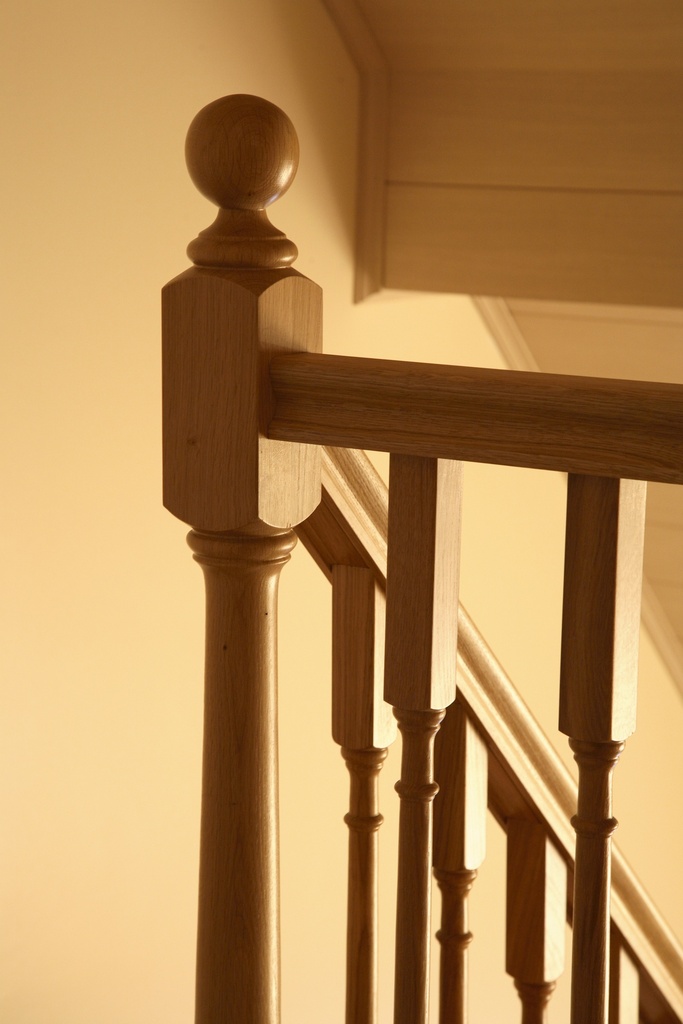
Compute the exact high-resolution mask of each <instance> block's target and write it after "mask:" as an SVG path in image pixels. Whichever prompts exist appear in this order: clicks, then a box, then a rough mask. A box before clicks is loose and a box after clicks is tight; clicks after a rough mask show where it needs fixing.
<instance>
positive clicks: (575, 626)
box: [560, 475, 646, 1024]
mask: <svg viewBox="0 0 683 1024" xmlns="http://www.w3.org/2000/svg"><path fill="white" fill-rule="evenodd" d="M645 488H646V485H645V483H643V482H641V481H634V480H615V479H606V478H602V477H586V476H574V475H570V477H569V489H568V496H567V534H566V548H565V579H564V608H563V621H562V660H561V671H560V680H561V681H560V729H561V730H562V732H564V733H566V735H568V736H569V737H570V739H569V744H570V746H571V748H572V750H573V751H574V758H575V760H576V762H577V764H578V766H579V797H578V809H577V814H576V816H575V817H574V819H573V824H574V828H575V830H576V863H575V869H574V903H573V906H574V909H573V921H572V928H573V937H572V943H573V945H572V950H573V953H572V1018H571V1019H572V1024H606V1021H607V1010H608V991H609V945H610V941H609V940H610V879H611V836H612V833H613V832H614V830H615V828H616V826H617V821H616V819H615V818H614V817H613V816H612V772H613V769H614V767H615V765H616V763H617V760H618V758H619V755H620V753H621V751H622V750H623V747H624V741H625V740H626V738H627V737H628V736H630V735H631V733H632V732H633V730H634V729H635V711H636V685H637V674H638V640H639V629H640V594H641V586H642V556H643V532H644V519H645Z"/></svg>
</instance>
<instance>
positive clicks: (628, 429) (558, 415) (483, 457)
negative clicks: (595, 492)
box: [268, 355, 683, 482]
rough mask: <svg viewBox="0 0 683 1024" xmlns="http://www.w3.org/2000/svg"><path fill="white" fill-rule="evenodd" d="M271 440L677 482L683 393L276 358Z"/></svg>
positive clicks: (391, 364)
mask: <svg viewBox="0 0 683 1024" xmlns="http://www.w3.org/2000/svg"><path fill="white" fill-rule="evenodd" d="M270 372H271V383H272V386H273V390H274V394H275V400H276V402H275V416H274V418H273V419H272V420H271V423H270V425H269V428H268V433H269V436H271V437H276V438H279V439H281V440H292V441H305V442H308V443H310V444H326V445H327V444H333V445H341V446H346V447H349V448H364V449H375V450H377V449H379V450H380V451H393V452H399V453H402V454H406V455H425V456H433V457H436V458H446V459H462V460H465V461H473V462H493V463H496V464H500V465H516V466H519V465H521V466H527V467H530V468H536V469H558V470H564V471H567V470H570V471H572V472H585V473H592V474H596V475H598V476H600V475H602V476H622V477H627V478H634V479H654V480H664V481H671V482H683V387H681V386H678V385H674V384H647V383H645V382H642V381H613V380H603V379H599V378H582V377H568V376H560V375H558V376H554V375H552V374H545V373H524V372H515V371H513V370H484V369H473V368H469V367H462V366H459V367H457V366H456V367H454V366H441V365H429V364H422V363H408V362H400V361H397V360H388V359H363V358H354V357H351V356H331V355H330V356H317V355H300V356H277V357H274V358H273V360H272V362H271V367H270Z"/></svg>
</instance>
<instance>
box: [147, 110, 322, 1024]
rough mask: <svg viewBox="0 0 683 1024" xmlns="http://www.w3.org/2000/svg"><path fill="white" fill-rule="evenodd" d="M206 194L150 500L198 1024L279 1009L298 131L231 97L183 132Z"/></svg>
mask: <svg viewBox="0 0 683 1024" xmlns="http://www.w3.org/2000/svg"><path fill="white" fill-rule="evenodd" d="M186 154H187V163H188V167H189V170H190V174H191V176H192V178H193V180H194V182H195V184H196V185H197V187H198V188H199V190H200V191H201V192H202V193H203V194H204V195H205V196H207V197H208V198H209V199H211V200H212V201H213V202H214V203H216V204H217V205H218V206H219V207H220V210H219V213H218V216H217V218H216V221H215V223H214V224H213V225H212V226H211V227H209V228H208V229H207V230H206V231H203V232H202V233H201V234H200V235H199V237H198V238H197V239H195V240H194V241H193V242H192V243H191V244H190V246H189V247H188V252H189V254H190V256H191V258H192V259H193V261H194V262H195V264H196V266H195V267H193V268H191V269H189V270H187V271H185V273H183V274H181V275H180V276H179V277H177V278H175V279H174V280H173V281H171V282H170V284H168V285H167V286H166V288H165V289H164V294H163V372H164V392H163V417H164V504H165V505H166V507H167V508H168V509H169V510H170V511H171V512H172V513H173V514H174V515H176V516H177V517H178V518H179V519H181V520H183V521H184V522H186V523H188V524H189V525H190V526H192V527H194V529H193V531H192V532H191V533H190V536H189V538H188V539H189V543H190V546H191V547H192V549H193V551H194V553H195V558H196V559H197V561H198V562H199V563H200V564H201V566H202V568H203V570H204V574H205V578H206V606H207V612H206V616H207V628H206V672H205V676H206V682H205V717H204V757H203V783H202V820H201V847H200V878H199V915H198V937H197V988H196V1018H195V1019H196V1022H197V1024H228V1022H233V1021H239V1022H240V1024H277V1022H278V1021H279V971H280V965H279V896H278V804H277V696H276V621H277V620H276V611H277V607H276V596H277V580H278V576H279V572H280V569H281V567H282V565H283V564H284V563H285V562H286V561H287V559H288V558H289V552H290V550H291V548H292V546H293V544H294V540H295V538H294V534H293V533H292V531H291V529H290V527H291V526H292V525H293V524H296V523H298V522H300V521H301V520H302V519H304V518H305V517H306V516H307V515H309V514H310V513H311V512H312V510H313V509H314V508H315V506H316V504H317V503H318V501H319V496H320V484H319V453H318V452H317V450H316V449H314V448H310V447H308V446H306V445H283V444H281V443H279V442H272V441H268V440H266V439H265V438H264V436H263V433H262V430H263V425H264V423H266V422H267V418H268V415H269V402H270V394H269V388H268V378H267V367H268V359H269V356H270V355H271V354H272V353H274V352H292V351H300V350H301V351H317V350H318V349H319V347H320V295H319V289H318V288H317V286H316V285H314V284H312V283H311V282H310V281H307V280H306V279H305V278H303V277H301V275H299V274H298V273H297V272H296V271H294V270H292V269H291V268H290V267H289V264H290V263H291V262H292V260H293V259H294V257H295V256H296V248H295V246H294V245H293V244H292V243H291V242H290V241H289V240H288V239H287V238H286V237H285V236H284V235H283V234H282V233H281V232H279V231H277V230H276V229H275V228H273V227H272V226H271V225H270V224H269V222H268V218H267V215H266V212H265V207H266V206H267V205H268V204H269V203H271V202H272V201H273V200H274V199H277V198H278V196H279V195H281V194H282V193H283V192H284V191H285V190H286V189H287V187H288V186H289V184H290V182H291V180H292V178H293V176H294V173H295V171H296V164H297V159H298V143H297V140H296V135H295V133H294V129H293V128H292V125H291V123H290V121H289V119H288V118H287V117H286V116H285V115H284V114H283V113H282V111H281V110H279V109H278V108H277V107H275V106H273V105H272V104H271V103H267V102H266V101H265V100H259V99H256V98H254V97H251V96H231V97H225V98H224V99H222V100H217V101H216V102H215V103H212V104H210V105H209V106H208V107H205V108H204V109H203V110H202V111H200V113H199V114H198V115H197V117H196V118H195V120H194V121H193V122H192V125H191V127H190V130H189V133H188V138H187V149H186Z"/></svg>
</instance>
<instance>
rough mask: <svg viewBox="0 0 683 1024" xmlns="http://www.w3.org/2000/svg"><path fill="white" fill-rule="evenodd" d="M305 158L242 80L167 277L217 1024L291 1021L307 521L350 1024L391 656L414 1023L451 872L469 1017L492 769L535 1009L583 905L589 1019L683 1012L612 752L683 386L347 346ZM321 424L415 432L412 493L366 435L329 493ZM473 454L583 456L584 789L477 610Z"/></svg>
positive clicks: (209, 983) (567, 647) (449, 901)
mask: <svg viewBox="0 0 683 1024" xmlns="http://www.w3.org/2000/svg"><path fill="white" fill-rule="evenodd" d="M297 156H298V146H297V142H296V135H295V133H294V130H293V128H292V126H291V123H290V122H289V120H288V119H287V118H286V116H285V115H284V114H283V113H282V112H281V111H280V110H279V109H278V108H277V107H274V106H273V105H272V104H269V103H266V102H265V101H260V100H256V99H254V98H253V97H245V96H237V97H227V98H225V99H223V100H219V101H216V102H215V103H213V104H210V105H209V106H208V107H206V108H204V110H202V111H200V113H199V114H198V115H197V117H196V118H195V120H194V122H193V123H192V125H191V127H190V132H189V134H188V146H187V158H188V166H189V168H190V173H191V175H192V177H193V179H194V181H195V183H196V184H197V186H198V187H199V189H200V191H202V192H203V193H204V194H205V195H206V196H207V197H208V198H210V199H211V200H212V201H213V202H215V203H216V204H217V205H218V206H219V208H220V209H219V213H218V216H217V218H216V221H215V223H214V224H213V225H212V226H211V227H210V228H208V229H206V230H205V231H203V232H202V233H201V234H200V236H199V237H198V238H197V239H195V241H194V242H192V243H191V245H190V247H189V249H188V252H189V254H190V256H191V258H192V260H193V261H194V264H195V266H194V267H193V268H191V269H190V270H188V271H186V272H185V273H184V274H181V275H180V277H178V278H176V279H174V281H172V282H171V283H170V284H169V285H167V287H166V289H165V290H164V306H163V309H164V500H165V504H166V506H167V507H168V508H169V509H170V511H172V512H173V513H174V514H175V515H176V516H178V518H180V519H182V520H183V521H184V522H186V523H188V524H189V525H190V526H192V528H193V529H192V532H191V533H190V537H189V542H190V546H191V547H192V549H193V551H194V553H195V558H196V559H197V561H199V563H200V564H201V565H202V568H203V570H204V574H205V578H206V593H207V641H206V697H205V739H204V763H203V795H202V824H201V853H200V887H199V923H198V947H197V995H196V1007H197V1009H196V1021H197V1024H222V1022H228V1021H230V1022H233V1021H239V1022H240V1024H277V1022H278V1021H279V991H278V989H279V922H278V914H279V897H278V836H277V820H278V818H277V699H276V649H275V647H276V632H275V631H276V610H277V609H276V595H277V580H278V576H279V572H280V570H281V568H282V566H283V565H284V564H285V562H286V561H287V560H288V558H289V552H290V551H291V548H292V546H293V543H294V540H295V536H294V533H293V532H292V527H293V526H295V527H296V528H297V529H298V531H299V533H300V535H301V536H302V537H303V538H304V540H305V543H306V545H307V547H309V548H310V549H311V550H312V551H313V553H314V556H315V557H316V559H317V560H318V562H319V563H320V564H322V565H323V567H324V568H325V571H326V572H328V575H329V576H330V578H331V580H332V586H333V607H334V635H335V641H334V645H335V649H334V681H333V687H334V696H333V703H334V708H335V713H334V727H333V728H334V738H335V739H336V740H337V742H338V743H340V745H341V746H342V753H343V756H344V758H345V760H346V762H347V765H348V767H349V772H350V780H351V797H350V810H349V814H348V815H347V824H348V826H349V843H350V865H349V884H350V900H349V927H348V935H349V941H348V961H349V982H348V985H347V1021H348V1024H362V1022H365V1021H367V1022H371V1021H374V1020H375V1019H376V1015H377V1010H376V981H375V974H376V927H375V921H376V880H377V856H376V832H377V829H378V828H379V825H380V823H381V816H380V814H379V808H378V806H377V796H376V792H377V790H376V779H377V773H378V771H379V769H380V767H381V764H382V762H383V760H384V756H385V750H386V747H387V746H388V744H389V743H390V742H391V739H392V730H391V727H390V725H389V724H388V721H387V716H386V707H385V704H384V702H383V700H382V699H381V696H380V695H379V693H378V679H379V670H380V669H381V667H382V661H383V662H384V699H385V700H386V702H387V703H388V704H390V705H391V706H392V707H393V708H394V713H395V716H396V718H397V720H398V725H399V728H400V730H401V732H402V735H403V754H402V765H401V778H400V781H399V783H398V784H397V790H398V792H399V796H400V798H401V813H400V826H399V853H398V856H399V895H398V903H397V945H396V978H395V1021H396V1024H423V1022H426V1021H427V1018H428V979H429V947H430V937H431V922H430V886H431V872H432V868H434V870H435V874H436V877H437V880H438V881H439V884H440V885H441V888H442V891H443V893H444V900H443V918H442V923H441V929H440V938H441V943H442V965H443V971H442V988H441V1003H442V1005H441V1014H442V1016H441V1019H442V1020H443V1021H444V1022H445V1021H446V1020H453V1021H464V1020H465V1019H466V1014H467V1006H466V1001H467V1000H466V995H467V991H466V958H467V946H468V943H469V939H470V936H469V933H468V930H467V904H466V900H467V893H468V891H469V888H470V887H471V885H472V884H474V879H475V873H476V871H477V868H478V866H479V864H480V863H481V859H482V857H483V854H484V850H483V841H482V835H483V830H482V816H483V814H484V813H485V810H486V798H485V797H486V790H487V788H488V791H489V802H490V804H491V809H492V810H493V812H494V813H495V814H496V816H497V817H498V818H499V820H500V821H501V823H503V825H504V827H505V828H506V831H507V833H508V879H509V886H508V892H509V898H508V906H507V969H508V972H509V973H510V974H511V975H512V977H513V978H514V981H515V984H516V986H517V989H518V991H519V994H520V998H521V1002H522V1019H523V1021H524V1022H525V1024H531V1022H532V1021H542V1020H544V1019H545V1013H546V1006H547V1003H548V999H549V998H550V995H551V992H552V989H553V986H554V983H555V980H556V978H557V976H558V974H559V973H560V971H561V969H562V961H563V950H562V941H563V931H564V920H565V915H566V913H567V907H569V913H570V917H571V921H572V924H573V957H572V974H573V985H572V1024H607V1020H608V1017H609V1019H611V1020H613V1021H626V1020H628V1019H630V1018H629V1014H635V1015H636V1016H633V1017H632V1019H634V1020H636V1019H637V1015H638V1014H639V1013H640V1015H641V1017H642V1018H643V1019H644V1020H648V1021H653V1022H654V1021H660V1020H664V1019H683V977H682V970H681V956H680V950H679V949H678V947H677V946H676V944H675V941H674V940H673V939H672V938H671V937H670V935H668V933H667V932H666V930H665V929H664V927H663V926H662V925H661V922H659V921H658V919H657V917H656V914H655V913H654V911H653V910H652V908H651V907H650V906H649V904H648V902H647V900H646V898H645V897H644V896H643V895H642V892H641V891H640V888H639V887H638V886H636V885H635V883H634V882H633V879H632V876H631V875H630V874H629V872H628V870H627V869H626V867H625V865H624V864H623V862H622V861H621V860H620V858H618V857H617V856H615V857H613V856H612V851H611V836H612V833H613V831H614V829H615V827H616V821H615V819H614V818H613V816H612V795H611V784H612V783H611V780H612V772H613V768H614V765H615V763H616V760H617V758H618V757H619V755H620V753H621V750H622V748H623V745H624V742H625V740H626V739H627V737H628V736H629V735H630V733H631V732H632V731H633V728H634V711H635V685H636V674H635V669H636V662H637V657H636V654H637V632H638V623H639V601H640V585H641V572H642V568H641V566H642V532H643V516H644V497H645V484H644V483H643V481H645V480H648V479H652V480H665V481H671V482H678V483H680V482H683V388H679V387H676V386H673V385H660V384H647V383H635V382H615V381H602V380H594V379H583V378H576V377H574V378H568V377H560V376H551V375H542V374H533V375H532V374H520V373H513V372H500V371H490V370H471V369H464V368H460V367H441V366H439V367H435V366H427V365H423V364H417V363H415V364H412V363H411V364H407V363H396V362H391V361H383V360H367V359H350V358H345V357H336V356H322V355H320V354H318V352H319V348H320V324H321V315H320V294H319V290H318V289H317V287H316V286H315V285H313V284H312V283H311V282H309V281H307V280H306V279H305V278H303V277H301V275H299V274H297V273H296V271H294V270H292V269H291V266H290V264H291V262H292V260H293V259H294V257H295V255H296V250H295V247H294V246H293V245H292V243H291V242H289V241H288V240H287V239H286V238H285V236H284V235H282V234H281V233H280V232H278V231H277V230H276V229H274V228H273V227H272V226H271V225H270V224H269V222H268V219H267V216H266V213H265V208H266V206H267V205H269V204H270V203H271V202H272V201H273V200H274V199H276V198H277V197H278V195H280V194H282V192H283V191H284V190H285V189H286V188H287V187H288V185H289V183H290V182H291V180H292V178H293V175H294V172H295V170H296V162H297ZM321 446H333V447H342V448H349V449H355V448H370V449H379V450H383V451H388V452H390V453H391V466H390V490H389V497H388V513H385V511H384V509H385V505H384V497H383V495H382V489H381V487H380V486H379V485H378V483H377V482H376V481H373V480H372V477H371V475H370V474H369V473H368V472H367V467H366V466H365V463H364V462H363V460H362V459H361V458H360V457H359V456H355V455H351V454H350V453H349V452H346V453H345V454H344V455H340V454H339V453H338V452H331V451H328V452H327V455H326V457H325V461H324V480H325V490H324V492H323V494H324V499H323V502H322V504H319V498H320V480H321V468H320V466H321V464H320V455H321ZM463 460H464V461H484V462H495V463H499V464H506V465H520V466H527V467H530V468H542V469H558V470H563V471H565V472H568V473H569V474H570V477H569V494H568V506H567V541H566V552H565V555H566V558H565V593H564V618H563V640H562V672H561V684H560V725H561V729H562V730H563V731H564V732H566V733H567V735H568V736H569V738H570V744H571V746H572V749H573V750H574V753H575V757H576V760H577V762H578V764H579V785H578V794H577V795H576V798H575V793H574V791H573V787H572V784H571V782H570V781H569V780H568V778H567V776H566V773H564V771H563V770H562V769H561V768H560V767H559V765H558V763H557V758H556V757H554V755H552V753H551V750H550V748H549V747H548V744H547V742H546V741H545V740H544V739H543V737H542V735H541V734H540V733H539V731H538V730H537V729H536V727H535V726H534V725H533V722H532V720H530V717H529V715H528V713H527V712H526V710H525V709H523V706H522V704H521V701H520V700H519V698H518V697H517V695H516V693H515V691H514V688H512V687H511V686H510V684H509V683H508V682H507V680H505V677H504V675H503V673H502V671H501V670H500V668H499V667H498V666H497V665H496V664H495V662H494V660H493V659H492V656H491V655H490V653H489V652H488V651H487V649H486V647H485V645H484V644H483V642H482V641H481V638H479V637H478V635H477V633H476V630H475V629H474V627H473V626H472V624H471V623H470V622H469V620H468V619H467V617H466V615H465V614H464V613H463V612H462V610H461V611H460V614H458V561H459V504H460V493H461V475H462V466H461V462H462V461H463ZM368 481H371V483H368ZM356 485H358V486H356ZM368 496H369V497H370V503H369V513H370V514H368V512H367V511H366V509H365V508H364V505H365V501H366V499H367V498H368ZM385 514H386V522H387V530H386V554H385V548H384V544H385V540H384V537H385V533H384V522H385ZM384 593H386V610H384V602H383V595H384ZM384 622H385V631H386V637H385V640H384V648H385V654H384V659H382V656H381V647H382V627H383V623H384ZM458 624H459V626H460V638H459V640H458ZM456 649H458V650H459V652H460V669H459V674H458V704H457V705H454V700H455V698H456ZM449 706H454V707H455V708H457V709H458V710H452V711H450V712H449V713H448V716H447V718H446V722H447V725H446V726H445V728H444V730H443V731H442V733H441V737H440V740H439V741H438V743H437V750H436V758H437V770H438V771H441V773H442V781H443V782H444V786H443V788H442V792H441V794H440V795H439V797H438V798H437V799H436V800H435V797H436V795H437V792H438V789H439V787H438V785H437V782H436V781H435V771H434V757H435V753H434V746H435V737H436V736H437V734H438V732H439V726H440V724H441V722H442V721H443V719H444V715H445V714H446V709H447V708H448V707H449ZM482 744H483V746H482ZM487 771H488V773H489V775H490V779H489V781H488V783H487ZM549 780H550V785H549V784H548V782H549ZM434 814H435V823H436V825H435V827H436V832H435V840H436V841H435V843H433V835H432V827H433V820H434ZM572 815H573V816H572ZM570 818H571V821H572V823H573V826H574V829H575V832H576V840H575V841H574V839H573V836H572V833H571V829H570V827H569V819H570ZM574 850H575V851H576V852H575V853H574ZM567 872H570V873H571V874H572V875H573V888H572V890H571V895H570V897H569V899H567V898H566V896H565V885H566V876H567ZM634 979H636V980H638V979H639V981H640V985H639V988H640V992H639V993H637V994H636V995H635V996H634V994H633V993H634V991H635V990H636V985H635V983H634ZM610 1004H611V1010H610ZM667 1015H668V1016H667Z"/></svg>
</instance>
